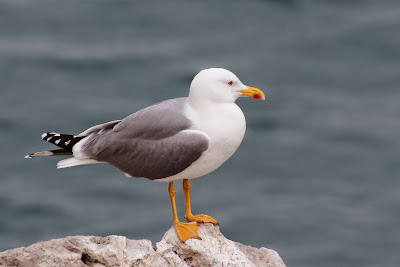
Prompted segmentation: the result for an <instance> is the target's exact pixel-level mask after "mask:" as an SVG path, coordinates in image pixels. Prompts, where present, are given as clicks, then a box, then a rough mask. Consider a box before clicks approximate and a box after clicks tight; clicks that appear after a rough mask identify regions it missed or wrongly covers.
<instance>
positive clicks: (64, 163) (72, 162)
mask: <svg viewBox="0 0 400 267" xmlns="http://www.w3.org/2000/svg"><path fill="white" fill-rule="evenodd" d="M96 163H102V162H100V161H97V160H94V159H89V158H87V159H79V158H68V159H63V160H60V161H59V162H58V163H57V169H62V168H68V167H74V166H79V165H88V164H96Z"/></svg>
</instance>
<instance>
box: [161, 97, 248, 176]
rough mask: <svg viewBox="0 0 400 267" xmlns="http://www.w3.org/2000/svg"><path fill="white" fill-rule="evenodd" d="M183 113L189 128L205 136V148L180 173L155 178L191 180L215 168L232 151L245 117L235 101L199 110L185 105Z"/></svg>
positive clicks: (244, 124) (238, 141) (236, 144)
mask: <svg viewBox="0 0 400 267" xmlns="http://www.w3.org/2000/svg"><path fill="white" fill-rule="evenodd" d="M185 114H186V116H187V117H188V118H189V119H190V120H191V121H192V122H193V125H192V127H191V129H190V130H189V131H192V132H193V133H194V134H203V135H205V136H207V137H208V138H209V149H208V150H207V151H206V152H204V153H203V155H202V156H201V157H200V158H199V159H198V160H196V161H195V162H193V164H192V165H190V166H189V167H188V168H187V169H185V170H184V171H183V172H181V173H178V174H176V175H173V176H170V177H167V178H163V179H157V181H173V180H178V179H194V178H198V177H201V176H203V175H206V174H208V173H210V172H212V171H214V170H216V169H217V168H218V167H219V166H221V165H222V164H223V163H224V162H225V161H226V160H227V159H229V158H230V157H231V156H232V154H233V153H235V151H236V149H237V148H238V147H239V145H240V143H241V142H242V140H243V137H244V134H245V132H246V120H245V117H244V115H243V112H242V110H241V109H240V108H239V107H238V106H237V105H236V104H235V103H222V104H214V105H210V106H209V107H205V108H202V109H201V110H200V111H198V110H196V109H194V108H192V107H191V106H190V105H189V104H187V105H186V107H185Z"/></svg>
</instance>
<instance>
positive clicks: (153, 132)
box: [25, 68, 265, 242]
mask: <svg viewBox="0 0 400 267" xmlns="http://www.w3.org/2000/svg"><path fill="white" fill-rule="evenodd" d="M239 97H253V98H255V99H262V100H265V95H264V93H263V92H262V91H261V90H260V89H258V88H254V87H250V86H246V85H244V84H243V83H242V82H241V81H240V80H239V78H238V77H236V75H235V74H233V73H232V72H230V71H229V70H226V69H223V68H209V69H204V70H202V71H200V72H199V73H198V74H197V75H196V76H195V77H194V78H193V81H192V83H191V85H190V92H189V96H188V97H182V98H175V99H169V100H165V101H162V102H160V103H157V104H154V105H152V106H149V107H147V108H144V109H142V110H139V111H137V112H135V113H133V114H131V115H129V116H127V117H126V118H124V119H123V120H115V121H110V122H107V123H104V124H99V125H96V126H93V127H91V128H89V129H87V130H86V131H84V132H82V133H80V134H78V135H71V134H60V133H55V132H47V133H44V134H43V135H42V139H43V140H45V141H47V142H50V143H52V144H54V145H56V146H58V147H59V149H56V150H51V151H42V152H36V153H32V154H29V155H27V156H25V158H34V157H43V156H57V155H72V157H70V158H67V159H64V160H61V161H59V162H58V163H57V168H67V167H73V166H79V165H87V164H96V163H108V164H111V165H112V166H114V167H116V168H117V169H119V170H121V171H122V172H123V173H124V174H125V175H126V176H128V177H143V178H147V179H150V180H154V181H163V182H169V186H168V193H169V197H170V201H171V206H172V217H173V226H174V228H175V231H176V233H177V236H178V237H179V239H180V240H181V241H182V242H185V241H186V240H187V239H189V238H197V239H200V237H199V235H198V231H197V228H198V226H197V223H212V224H218V223H217V221H216V220H215V219H214V218H212V217H210V216H208V215H204V214H200V215H193V214H192V211H191V204H190V183H189V179H194V178H198V177H201V176H204V175H206V174H208V173H210V172H212V171H214V170H216V169H217V168H218V167H220V166H221V165H222V164H223V163H224V162H225V161H226V160H227V159H228V158H230V157H231V156H232V154H233V153H235V151H236V149H237V148H238V147H239V145H240V143H241V142H242V140H243V137H244V134H245V131H246V120H245V117H244V115H243V112H242V110H241V109H240V108H239V107H238V106H237V105H236V104H235V101H236V99H238V98H239ZM175 180H183V183H182V185H183V192H184V197H185V219H186V221H187V222H181V221H179V219H178V216H177V210H176V204H175V194H176V190H175V188H174V186H173V184H174V181H175Z"/></svg>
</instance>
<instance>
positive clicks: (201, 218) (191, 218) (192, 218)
mask: <svg viewBox="0 0 400 267" xmlns="http://www.w3.org/2000/svg"><path fill="white" fill-rule="evenodd" d="M182 186H183V193H184V194H185V218H186V221H188V222H199V223H206V222H209V223H213V224H218V222H217V221H216V220H215V219H214V218H212V217H211V216H208V215H204V214H199V215H193V214H192V208H191V207H190V184H189V180H188V179H183V183H182Z"/></svg>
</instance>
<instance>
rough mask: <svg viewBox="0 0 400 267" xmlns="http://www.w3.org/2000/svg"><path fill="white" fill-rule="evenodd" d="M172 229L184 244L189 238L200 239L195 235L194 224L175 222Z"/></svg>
mask: <svg viewBox="0 0 400 267" xmlns="http://www.w3.org/2000/svg"><path fill="white" fill-rule="evenodd" d="M174 228H175V232H176V234H177V235H178V237H179V239H180V240H181V241H182V242H185V241H186V240H188V239H189V238H197V239H201V238H200V237H199V234H198V233H197V224H195V223H183V222H177V223H175V224H174Z"/></svg>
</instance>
